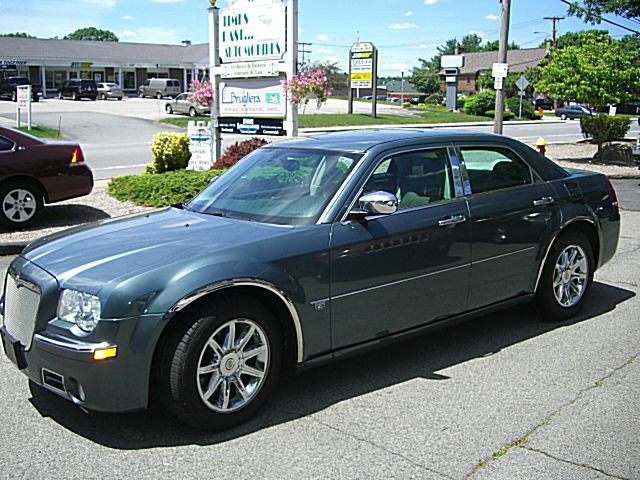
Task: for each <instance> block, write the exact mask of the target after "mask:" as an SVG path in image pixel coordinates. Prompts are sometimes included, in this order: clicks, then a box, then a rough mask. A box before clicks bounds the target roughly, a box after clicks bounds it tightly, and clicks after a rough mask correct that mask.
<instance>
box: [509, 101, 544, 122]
mask: <svg viewBox="0 0 640 480" xmlns="http://www.w3.org/2000/svg"><path fill="white" fill-rule="evenodd" d="M507 108H508V109H509V110H510V111H511V112H513V114H514V115H516V116H518V113H520V97H511V98H508V99H507ZM522 118H526V119H527V120H539V119H540V118H542V116H541V115H539V114H538V112H536V109H535V107H534V106H533V104H532V103H531V102H529V101H527V100H526V99H524V98H523V99H522Z"/></svg>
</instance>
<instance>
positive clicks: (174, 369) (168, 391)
mask: <svg viewBox="0 0 640 480" xmlns="http://www.w3.org/2000/svg"><path fill="white" fill-rule="evenodd" d="M188 315H189V319H187V318H185V317H186V315H185V316H184V317H182V318H180V319H176V321H181V323H182V328H181V329H178V330H176V331H174V332H173V333H174V335H172V336H171V338H170V339H168V340H165V341H164V344H163V346H162V347H161V356H160V360H159V361H160V368H159V369H158V370H157V372H158V378H157V383H158V387H159V389H160V392H161V397H162V400H163V403H164V404H165V406H166V407H167V408H168V409H169V411H170V412H172V413H173V414H174V415H175V416H176V417H178V418H179V419H180V420H182V421H184V422H185V423H187V424H189V425H192V426H194V427H196V428H206V429H223V428H228V427H231V426H234V425H237V424H239V423H242V422H244V421H246V420H247V419H248V418H249V417H251V416H252V415H254V414H255V413H256V412H257V411H258V410H259V409H260V407H261V406H262V405H263V404H264V402H265V400H266V399H267V397H268V395H269V393H270V392H271V390H272V389H273V388H274V386H275V384H276V382H277V380H278V375H279V373H280V366H281V362H282V340H281V336H280V325H279V324H278V322H277V320H276V319H275V317H274V316H273V314H272V313H271V311H270V310H269V309H268V308H267V307H266V306H265V305H264V304H262V303H260V302H257V301H255V300H253V299H251V298H246V297H225V298H222V299H219V300H218V301H216V302H215V304H213V305H208V306H205V305H203V306H200V307H198V308H195V309H193V310H191V311H188ZM175 333H177V335H175Z"/></svg>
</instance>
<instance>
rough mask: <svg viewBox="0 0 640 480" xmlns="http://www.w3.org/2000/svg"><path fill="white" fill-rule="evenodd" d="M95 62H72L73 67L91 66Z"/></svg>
mask: <svg viewBox="0 0 640 480" xmlns="http://www.w3.org/2000/svg"><path fill="white" fill-rule="evenodd" d="M92 65H93V62H71V68H91V66H92Z"/></svg>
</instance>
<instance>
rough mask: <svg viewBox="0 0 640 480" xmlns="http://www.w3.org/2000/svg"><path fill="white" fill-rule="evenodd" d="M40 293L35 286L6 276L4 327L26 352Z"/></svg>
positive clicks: (34, 322) (31, 336)
mask: <svg viewBox="0 0 640 480" xmlns="http://www.w3.org/2000/svg"><path fill="white" fill-rule="evenodd" d="M39 304H40V293H39V291H38V288H37V287H36V286H35V285H32V284H30V283H28V282H25V281H23V280H17V281H16V279H15V278H13V277H12V276H11V275H7V281H6V287H5V293H4V327H5V328H6V329H7V332H9V335H11V336H12V337H13V338H15V339H16V340H18V341H19V342H20V343H21V344H22V345H24V347H25V348H26V349H27V350H28V349H29V348H31V339H32V338H33V331H34V329H35V326H36V314H37V312H38V306H39Z"/></svg>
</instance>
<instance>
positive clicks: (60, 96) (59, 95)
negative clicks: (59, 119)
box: [58, 91, 64, 100]
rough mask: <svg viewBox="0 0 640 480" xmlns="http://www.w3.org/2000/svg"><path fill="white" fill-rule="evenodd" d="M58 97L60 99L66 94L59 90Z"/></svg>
mask: <svg viewBox="0 0 640 480" xmlns="http://www.w3.org/2000/svg"><path fill="white" fill-rule="evenodd" d="M58 98H59V99H60V100H62V99H63V98H64V95H63V94H62V91H59V92H58Z"/></svg>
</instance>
